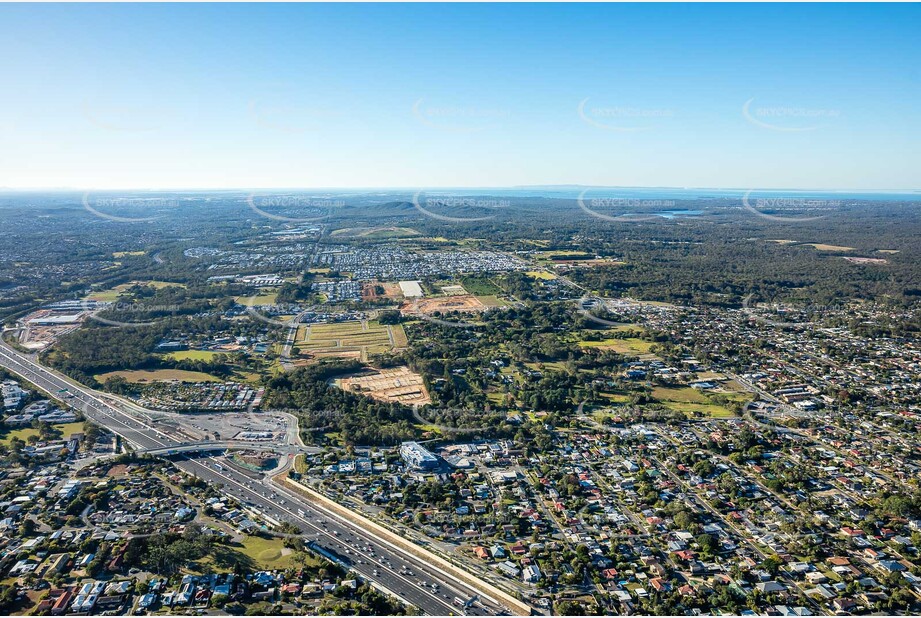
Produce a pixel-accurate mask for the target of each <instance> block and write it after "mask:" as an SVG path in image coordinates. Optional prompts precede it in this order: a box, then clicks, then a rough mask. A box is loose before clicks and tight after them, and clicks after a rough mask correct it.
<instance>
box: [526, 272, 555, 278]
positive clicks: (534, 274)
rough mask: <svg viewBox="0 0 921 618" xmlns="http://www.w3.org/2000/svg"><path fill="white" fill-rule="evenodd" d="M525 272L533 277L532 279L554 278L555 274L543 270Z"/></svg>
mask: <svg viewBox="0 0 921 618" xmlns="http://www.w3.org/2000/svg"><path fill="white" fill-rule="evenodd" d="M525 274H526V275H527V276H529V277H533V278H534V279H548V280H550V279H556V275H554V274H553V273H548V272H547V271H545V270H529V271H527V272H526V273H525Z"/></svg>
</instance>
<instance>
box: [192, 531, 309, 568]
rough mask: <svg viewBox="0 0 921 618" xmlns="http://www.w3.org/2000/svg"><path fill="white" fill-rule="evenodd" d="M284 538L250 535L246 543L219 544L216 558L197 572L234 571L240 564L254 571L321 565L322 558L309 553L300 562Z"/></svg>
mask: <svg viewBox="0 0 921 618" xmlns="http://www.w3.org/2000/svg"><path fill="white" fill-rule="evenodd" d="M283 543H284V542H283V541H282V539H280V538H264V537H261V536H248V535H247V536H246V537H245V538H244V539H243V542H242V543H232V544H229V545H215V546H214V547H213V550H212V555H210V556H208V557H207V558H204V559H202V560H199V561H198V562H197V563H196V564H197V565H198V566H199V568H198V569H195V571H197V572H201V573H204V572H208V571H216V572H225V573H226V572H230V571H233V569H234V566H235V565H236V564H241V565H246V566H247V567H249V568H251V569H253V570H262V569H265V570H275V569H291V568H297V567H299V566H301V565H307V566H320V565H321V564H322V563H323V561H322V560H321V559H320V558H317V557H314V556H312V555H311V554H310V553H307V556H308V558H307V560H306V561H304V562H299V561H298V560H296V555H295V553H294V552H293V551H291V550H290V549H286V548H285V547H284V544H283Z"/></svg>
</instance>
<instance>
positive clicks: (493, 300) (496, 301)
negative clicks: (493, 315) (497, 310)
mask: <svg viewBox="0 0 921 618" xmlns="http://www.w3.org/2000/svg"><path fill="white" fill-rule="evenodd" d="M476 299H477V300H478V301H480V302H481V303H483V305H484V306H485V307H508V306H509V303H508V301H505V300H502V299H501V298H499V297H498V296H496V295H495V294H490V295H489V296H477V297H476Z"/></svg>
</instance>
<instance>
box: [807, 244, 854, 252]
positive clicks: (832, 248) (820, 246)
mask: <svg viewBox="0 0 921 618" xmlns="http://www.w3.org/2000/svg"><path fill="white" fill-rule="evenodd" d="M803 244H804V245H805V246H807V247H812V248H813V249H818V250H819V251H854V247H843V246H841V245H823V244H822V243H817V242H807V243H803Z"/></svg>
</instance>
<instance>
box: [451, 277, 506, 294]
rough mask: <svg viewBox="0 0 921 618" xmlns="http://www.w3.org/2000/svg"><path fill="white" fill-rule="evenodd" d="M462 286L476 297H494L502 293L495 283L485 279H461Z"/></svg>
mask: <svg viewBox="0 0 921 618" xmlns="http://www.w3.org/2000/svg"><path fill="white" fill-rule="evenodd" d="M460 284H461V285H462V286H464V289H465V290H467V293H468V294H473V295H474V296H492V295H494V294H500V293H501V292H502V290H500V289H499V287H498V286H496V284H495V283H493V282H492V281H490V280H489V279H487V278H485V277H461V278H460Z"/></svg>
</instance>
